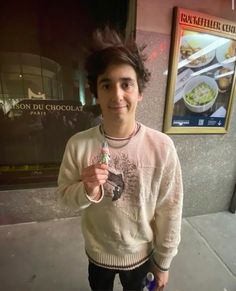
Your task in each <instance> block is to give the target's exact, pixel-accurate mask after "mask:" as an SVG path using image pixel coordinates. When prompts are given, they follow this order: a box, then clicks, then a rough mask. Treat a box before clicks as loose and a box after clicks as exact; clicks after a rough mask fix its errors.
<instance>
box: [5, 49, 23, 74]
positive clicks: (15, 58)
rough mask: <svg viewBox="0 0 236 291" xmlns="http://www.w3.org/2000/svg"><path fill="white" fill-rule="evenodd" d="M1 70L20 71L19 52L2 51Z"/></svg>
mask: <svg viewBox="0 0 236 291" xmlns="http://www.w3.org/2000/svg"><path fill="white" fill-rule="evenodd" d="M0 70H1V72H11V73H20V71H21V68H20V59H19V54H18V53H0Z"/></svg>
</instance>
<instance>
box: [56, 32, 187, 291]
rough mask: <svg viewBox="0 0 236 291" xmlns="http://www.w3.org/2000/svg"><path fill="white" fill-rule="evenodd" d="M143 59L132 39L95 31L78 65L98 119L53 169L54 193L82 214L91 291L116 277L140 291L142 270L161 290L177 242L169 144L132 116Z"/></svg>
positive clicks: (177, 197)
mask: <svg viewBox="0 0 236 291" xmlns="http://www.w3.org/2000/svg"><path fill="white" fill-rule="evenodd" d="M144 60H145V58H144V56H143V54H142V52H141V51H140V50H139V49H138V47H137V46H136V44H135V42H134V41H129V42H125V41H124V40H122V38H121V37H119V36H118V34H117V33H116V32H114V31H112V30H109V29H105V30H104V31H97V32H96V33H95V35H94V38H93V43H92V47H91V49H90V53H89V55H88V57H87V60H86V64H85V68H86V70H87V73H88V81H89V85H90V89H91V91H92V93H93V94H94V95H95V96H96V98H97V103H98V104H99V105H100V107H101V111H102V116H103V120H102V123H101V125H100V126H97V127H95V128H91V129H89V130H86V131H83V132H80V133H78V134H76V135H74V136H73V137H71V138H70V140H69V141H68V143H67V146H66V150H65V153H64V157H63V161H62V164H61V168H60V173H59V177H58V190H57V193H58V196H59V198H60V199H61V200H62V201H63V202H64V203H65V204H67V205H69V206H71V207H75V208H77V209H80V210H81V222H82V231H83V235H84V240H85V251H86V254H87V256H88V259H89V283H90V286H91V289H92V290H112V289H113V282H114V278H115V275H116V274H117V273H118V274H119V277H120V280H121V283H122V286H123V288H124V290H142V281H143V278H144V277H145V275H146V274H147V272H149V271H152V272H153V273H154V275H155V279H156V283H157V286H158V287H157V289H156V290H162V289H163V287H164V286H165V285H166V284H167V281H168V274H169V273H168V270H169V267H170V264H171V261H172V259H173V257H174V256H175V255H176V253H177V247H178V244H179V242H180V228H181V215H182V199H183V191H182V178H181V169H180V164H179V160H178V157H177V154H176V150H175V147H174V145H173V142H172V141H171V139H170V138H169V137H168V136H167V135H165V134H163V133H161V132H158V131H156V130H153V129H151V128H148V127H146V126H144V125H143V124H141V123H139V122H137V121H136V118H135V112H136V108H137V105H138V103H139V102H140V101H141V100H142V98H143V95H142V93H143V89H144V88H145V85H146V83H147V82H148V81H149V77H150V74H149V72H148V70H147V69H146V68H145V66H144ZM104 154H105V156H103V155H104ZM101 155H102V156H101Z"/></svg>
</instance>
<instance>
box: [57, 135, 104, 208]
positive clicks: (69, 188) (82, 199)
mask: <svg viewBox="0 0 236 291" xmlns="http://www.w3.org/2000/svg"><path fill="white" fill-rule="evenodd" d="M76 156H77V155H76V149H75V144H74V143H73V142H72V141H71V140H69V142H68V143H67V145H66V149H65V152H64V156H63V159H62V163H61V166H60V171H59V175H58V187H57V190H56V194H57V199H58V201H59V202H61V203H63V204H65V205H67V206H68V207H70V208H73V209H77V210H82V209H85V208H87V207H88V206H90V205H91V204H92V203H98V202H100V201H101V200H102V198H103V191H102V196H101V198H100V199H99V200H98V201H94V200H91V199H89V197H88V196H87V193H86V191H85V187H84V183H83V182H82V180H81V171H82V165H79V164H78V162H77V158H76ZM80 162H81V164H82V161H80Z"/></svg>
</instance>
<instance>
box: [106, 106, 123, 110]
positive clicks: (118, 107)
mask: <svg viewBox="0 0 236 291" xmlns="http://www.w3.org/2000/svg"><path fill="white" fill-rule="evenodd" d="M108 108H110V109H113V110H119V109H123V108H127V105H110V106H108Z"/></svg>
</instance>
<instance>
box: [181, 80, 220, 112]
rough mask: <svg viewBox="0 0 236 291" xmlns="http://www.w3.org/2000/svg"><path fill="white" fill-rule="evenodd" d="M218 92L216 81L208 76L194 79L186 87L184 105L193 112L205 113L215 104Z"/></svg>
mask: <svg viewBox="0 0 236 291" xmlns="http://www.w3.org/2000/svg"><path fill="white" fill-rule="evenodd" d="M218 92H219V89H218V86H217V83H216V81H215V79H213V78H210V77H208V76H196V77H193V78H192V79H190V80H189V81H188V82H187V83H186V85H185V86H184V90H183V100H184V104H185V106H186V107H187V108H188V109H189V110H190V111H192V112H195V113H202V112H205V111H207V110H209V109H210V108H211V107H212V106H213V104H214V103H215V101H216V98H217V96H218Z"/></svg>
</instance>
